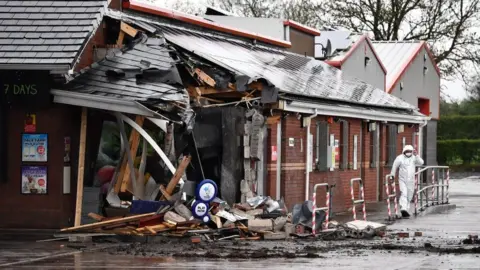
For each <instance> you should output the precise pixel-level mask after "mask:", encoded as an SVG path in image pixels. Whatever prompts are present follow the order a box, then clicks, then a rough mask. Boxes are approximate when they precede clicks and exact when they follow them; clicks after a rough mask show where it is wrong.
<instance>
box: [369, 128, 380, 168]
mask: <svg viewBox="0 0 480 270" xmlns="http://www.w3.org/2000/svg"><path fill="white" fill-rule="evenodd" d="M377 135H378V132H377V130H376V129H375V130H371V131H370V168H376V167H377V166H378V165H377V160H378V157H377V154H378V151H377V148H378V144H379V143H378V136H377Z"/></svg>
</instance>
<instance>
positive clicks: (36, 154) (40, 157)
mask: <svg viewBox="0 0 480 270" xmlns="http://www.w3.org/2000/svg"><path fill="white" fill-rule="evenodd" d="M47 152H48V135H47V134H22V161H23V162H46V161H47Z"/></svg>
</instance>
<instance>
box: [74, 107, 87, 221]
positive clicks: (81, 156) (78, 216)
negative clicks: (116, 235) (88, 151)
mask: <svg viewBox="0 0 480 270" xmlns="http://www.w3.org/2000/svg"><path fill="white" fill-rule="evenodd" d="M86 144H87V108H85V107H83V108H82V116H81V126H80V146H79V150H78V174H77V201H76V204H75V223H74V224H75V226H80V224H81V221H82V203H83V178H84V173H85V147H86Z"/></svg>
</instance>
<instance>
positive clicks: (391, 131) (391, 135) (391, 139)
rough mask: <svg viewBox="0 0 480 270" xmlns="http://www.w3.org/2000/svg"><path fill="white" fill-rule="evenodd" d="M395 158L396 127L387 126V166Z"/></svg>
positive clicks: (391, 163)
mask: <svg viewBox="0 0 480 270" xmlns="http://www.w3.org/2000/svg"><path fill="white" fill-rule="evenodd" d="M396 157H397V125H388V165H389V166H391V165H393V161H394V160H395V158H396Z"/></svg>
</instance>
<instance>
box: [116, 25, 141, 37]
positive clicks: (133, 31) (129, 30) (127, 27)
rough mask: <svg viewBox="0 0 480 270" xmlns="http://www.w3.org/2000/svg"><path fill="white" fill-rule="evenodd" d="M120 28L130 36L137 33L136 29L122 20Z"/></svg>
mask: <svg viewBox="0 0 480 270" xmlns="http://www.w3.org/2000/svg"><path fill="white" fill-rule="evenodd" d="M120 30H121V31H123V32H124V33H125V34H127V35H129V36H131V37H135V36H136V35H137V33H138V30H137V29H135V28H133V27H131V26H130V25H128V24H126V23H124V22H121V23H120Z"/></svg>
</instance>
